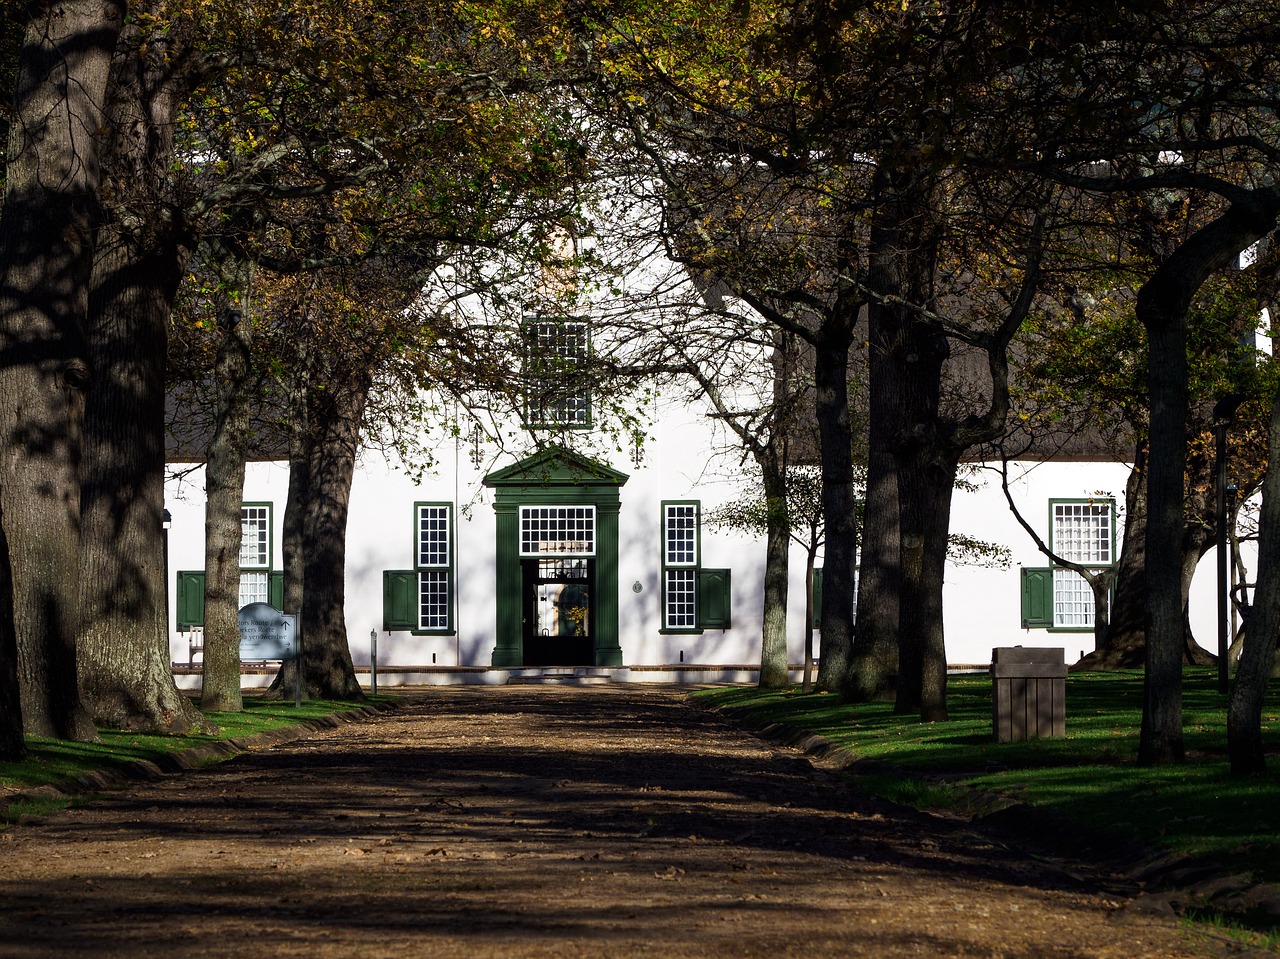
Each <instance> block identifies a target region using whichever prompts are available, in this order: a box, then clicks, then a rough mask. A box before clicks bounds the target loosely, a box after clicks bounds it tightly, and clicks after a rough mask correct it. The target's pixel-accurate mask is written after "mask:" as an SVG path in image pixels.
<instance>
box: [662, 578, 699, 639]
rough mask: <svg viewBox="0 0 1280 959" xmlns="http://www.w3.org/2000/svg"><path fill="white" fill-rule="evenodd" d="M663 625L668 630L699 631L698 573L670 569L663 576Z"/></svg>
mask: <svg viewBox="0 0 1280 959" xmlns="http://www.w3.org/2000/svg"><path fill="white" fill-rule="evenodd" d="M662 585H663V595H662V625H663V627H664V628H666V629H671V630H681V629H689V630H692V629H697V627H698V571H697V570H696V569H668V570H666V571H665V572H664V574H663V584H662Z"/></svg>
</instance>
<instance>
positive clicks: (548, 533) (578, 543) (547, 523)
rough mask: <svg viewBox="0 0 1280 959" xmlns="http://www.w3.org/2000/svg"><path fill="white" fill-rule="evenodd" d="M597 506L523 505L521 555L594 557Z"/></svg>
mask: <svg viewBox="0 0 1280 959" xmlns="http://www.w3.org/2000/svg"><path fill="white" fill-rule="evenodd" d="M595 553H596V508H595V507H594V506H521V507H520V555H521V556H594V555H595Z"/></svg>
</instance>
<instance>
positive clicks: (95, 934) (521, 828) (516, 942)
mask: <svg viewBox="0 0 1280 959" xmlns="http://www.w3.org/2000/svg"><path fill="white" fill-rule="evenodd" d="M684 697H685V693H684V692H683V691H681V690H676V689H666V688H654V687H649V686H625V685H616V686H600V687H586V688H582V687H570V688H564V687H550V686H508V687H501V688H492V687H488V688H476V687H444V688H437V689H433V690H430V691H428V692H425V693H423V694H422V695H421V697H420V698H418V699H416V700H414V701H412V702H411V703H410V704H409V705H407V706H406V707H405V708H403V709H399V710H396V711H393V712H390V713H384V714H382V715H379V716H377V717H376V718H373V719H370V720H369V721H367V722H363V723H359V724H356V725H351V726H343V727H342V728H340V729H337V730H333V731H326V732H322V733H317V734H314V735H312V736H311V737H309V738H307V739H305V740H302V741H299V742H296V743H293V744H289V745H284V746H277V747H274V748H271V749H264V750H260V751H254V752H251V753H248V754H246V755H243V756H240V757H238V758H237V759H235V760H232V761H230V762H226V763H223V764H221V765H218V766H215V767H211V768H208V769H205V770H202V771H199V772H193V773H184V774H180V775H172V776H167V777H165V778H164V779H161V780H159V781H156V782H153V783H147V784H140V785H135V786H132V787H130V788H129V789H128V790H125V791H123V792H119V793H115V794H112V795H110V796H108V797H107V798H105V799H103V800H101V801H99V802H95V803H93V804H91V805H89V806H85V807H81V808H77V809H73V810H69V811H67V812H65V813H61V814H58V815H56V816H53V817H50V818H49V819H47V820H45V821H44V822H41V823H36V824H30V825H25V826H22V827H19V828H16V829H11V830H8V831H6V832H4V833H0V867H2V869H0V956H3V957H5V959H36V957H40V959H53V957H58V959H65V957H67V956H91V957H99V956H102V957H113V956H156V957H164V959H186V957H204V956H209V957H213V956H218V957H223V956H226V957H230V956H236V957H244V956H254V955H263V956H271V957H309V959H329V957H340V956H361V957H400V956H406V957H408V956H413V957H432V956H441V957H444V956H448V957H451V959H469V957H490V956H519V957H552V956H555V957H615V956H616V957H633V956H637V955H652V956H661V957H664V959H682V957H694V956H735V957H737V956H742V957H746V956H769V957H779V956H806V957H811V959H813V957H828V956H830V957H836V956H875V957H891V956H990V957H1003V959H1015V957H1028V959H1031V957H1035V959H1048V957H1084V956H1090V957H1103V956H1107V957H1116V959H1139V957H1161V959H1170V957H1182V956H1202V957H1203V956H1221V955H1226V954H1227V952H1226V948H1225V946H1224V945H1222V944H1221V943H1218V942H1215V941H1213V940H1210V939H1208V938H1204V937H1202V936H1199V935H1197V934H1195V933H1193V932H1191V931H1189V930H1188V929H1187V928H1186V927H1184V926H1182V925H1180V924H1179V923H1178V921H1177V920H1175V919H1173V918H1170V917H1164V916H1158V915H1150V914H1145V913H1143V912H1141V911H1139V910H1137V909H1134V908H1122V906H1123V902H1122V900H1120V899H1117V898H1109V897H1108V896H1106V895H1103V894H1100V893H1097V892H1095V891H1094V889H1096V888H1099V887H1092V888H1091V886H1090V884H1089V882H1088V880H1087V879H1081V878H1079V877H1078V876H1077V877H1072V876H1069V875H1068V874H1066V873H1065V872H1064V871H1063V870H1061V869H1059V868H1057V867H1055V866H1054V865H1053V864H1052V863H1048V862H1044V861H1039V860H1029V859H1027V857H1024V856H1021V855H1019V854H1018V853H1017V852H1016V851H1014V850H1011V849H1010V848H1008V847H1006V846H1005V845H1003V844H1002V843H1001V842H1000V841H999V840H995V839H992V838H990V837H985V836H983V835H981V834H979V833H977V832H974V831H973V830H971V829H969V828H968V827H966V826H963V825H957V824H952V823H947V822H943V821H941V820H937V819H933V818H930V817H927V816H923V815H919V814H916V813H913V812H910V811H905V810H902V809H900V808H897V807H893V806H889V805H886V804H883V803H879V802H876V801H874V800H872V799H869V798H867V797H864V796H860V795H858V794H857V793H856V792H855V791H853V790H852V789H851V788H850V787H849V786H848V785H846V784H845V782H844V781H843V780H842V778H841V777H840V776H838V775H837V774H835V773H833V772H829V771H826V770H822V769H815V768H814V767H812V766H811V765H810V763H809V762H808V761H807V760H805V759H803V758H801V757H800V756H799V755H798V754H796V753H793V752H790V751H788V750H784V749H778V748H775V747H771V746H769V745H767V744H765V743H763V742H761V741H759V740H757V739H755V738H753V737H751V736H750V735H747V734H745V733H743V732H740V731H738V730H736V729H735V728H733V727H732V726H730V725H727V724H726V723H724V722H722V721H721V720H719V719H717V718H716V717H715V716H713V715H710V714H708V713H706V712H703V711H702V710H700V709H697V708H695V707H692V706H689V705H688V704H687V703H686V701H685V698H684Z"/></svg>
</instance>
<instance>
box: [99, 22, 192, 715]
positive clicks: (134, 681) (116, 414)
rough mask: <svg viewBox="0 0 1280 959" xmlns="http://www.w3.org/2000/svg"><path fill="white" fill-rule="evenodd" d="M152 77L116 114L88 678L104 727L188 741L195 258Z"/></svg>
mask: <svg viewBox="0 0 1280 959" xmlns="http://www.w3.org/2000/svg"><path fill="white" fill-rule="evenodd" d="M129 32H131V31H126V36H128V33H129ZM130 46H131V47H136V46H139V44H133V43H131V44H130ZM148 63H149V60H148V58H146V57H144V56H142V55H141V53H136V52H135V53H131V54H130V55H127V56H122V57H120V58H118V59H117V64H116V69H115V71H114V73H113V77H114V79H113V83H112V98H111V102H110V104H109V113H110V117H109V118H110V127H111V129H112V133H113V141H112V150H111V153H110V156H109V159H108V163H107V165H106V169H107V171H108V173H107V175H108V176H109V177H110V178H111V180H112V181H113V184H114V192H115V194H116V196H117V203H118V204H120V205H121V209H120V210H119V211H118V212H117V215H116V216H115V217H113V218H112V220H111V221H110V222H109V223H108V224H107V225H106V226H104V228H103V229H102V230H101V231H100V233H99V240H98V251H97V257H96V261H95V263H94V274H93V286H92V290H91V292H90V296H89V327H88V344H89V355H90V358H91V361H92V363H93V368H94V378H93V381H92V383H91V384H90V388H89V395H88V401H87V406H86V410H85V447H86V448H85V461H84V478H83V483H82V487H81V498H80V508H81V515H82V519H83V529H82V540H81V577H80V603H81V616H82V626H81V635H80V648H79V652H80V677H81V684H82V686H83V690H84V695H85V701H86V704H87V705H88V707H89V709H90V711H91V713H92V714H93V716H94V718H95V719H96V720H97V721H98V722H100V723H103V724H106V725H111V726H116V727H121V728H130V729H146V730H152V731H163V732H186V731H188V730H190V729H192V728H195V727H198V726H201V725H202V724H203V720H202V718H201V717H200V714H199V712H198V711H197V710H196V709H195V708H194V707H193V706H192V705H191V703H190V701H189V700H188V698H187V697H186V696H185V695H183V694H182V693H181V692H180V691H179V690H178V688H177V686H176V684H175V683H174V681H173V672H172V668H171V663H170V658H169V642H168V611H167V609H166V595H167V594H166V592H165V583H164V575H165V563H164V535H163V532H162V529H161V518H162V515H163V511H164V462H165V460H164V453H165V449H164V447H165V432H164V414H165V362H166V354H167V346H168V343H167V341H168V324H169V317H170V310H171V306H172V303H173V298H174V296H175V295H176V293H177V289H178V284H179V283H180V282H181V280H182V275H183V270H184V268H185V265H186V262H187V258H188V250H189V249H190V245H191V244H190V241H188V240H186V239H184V238H182V237H181V236H180V235H179V228H178V226H177V224H176V223H175V222H174V218H173V215H172V214H171V212H170V211H169V210H168V209H167V208H166V207H165V206H164V205H163V204H160V203H158V202H156V201H157V197H158V195H159V194H160V192H161V184H162V183H163V182H164V179H165V177H166V176H167V173H168V171H167V169H166V167H167V165H168V164H169V163H171V162H172V155H173V150H172V134H171V130H172V124H173V114H174V113H175V112H176V103H175V99H174V94H173V90H172V89H171V88H170V84H169V78H170V76H171V75H170V74H169V73H168V72H165V73H164V75H163V76H161V75H160V72H159V71H155V70H150V69H148ZM144 221H145V226H143V225H142V224H143V222H144Z"/></svg>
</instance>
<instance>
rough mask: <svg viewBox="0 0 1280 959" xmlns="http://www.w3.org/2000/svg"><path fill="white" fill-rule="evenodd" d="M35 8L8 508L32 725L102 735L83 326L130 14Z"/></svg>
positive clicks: (3, 473)
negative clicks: (86, 559) (93, 686)
mask: <svg viewBox="0 0 1280 959" xmlns="http://www.w3.org/2000/svg"><path fill="white" fill-rule="evenodd" d="M31 10H32V15H31V20H30V22H29V24H28V27H27V30H26V34H25V37H24V41H23V46H22V50H21V53H20V56H19V63H18V77H17V84H16V93H15V97H14V111H13V120H12V123H11V125H10V128H9V130H10V138H9V145H8V152H7V157H8V169H7V173H6V183H5V197H4V206H3V218H2V219H0V342H3V343H4V347H3V350H2V351H0V456H2V457H3V460H2V462H0V477H2V478H3V485H2V486H0V511H2V515H3V520H4V524H5V533H6V537H7V540H8V547H9V554H10V561H11V569H12V570H13V572H14V582H13V594H14V595H13V599H14V608H13V615H14V625H15V635H16V637H17V645H18V651H17V665H18V675H19V683H20V686H21V696H22V707H21V709H22V718H23V722H24V727H25V729H26V731H27V732H28V733H29V734H31V735H39V736H56V737H60V738H66V739H92V738H94V737H96V735H97V734H96V732H95V731H94V729H93V725H92V723H91V722H90V720H89V715H88V712H87V711H86V710H85V709H84V707H83V705H82V704H81V701H80V695H79V685H78V680H77V671H76V641H77V638H78V631H79V626H80V616H79V597H78V592H79V591H78V588H77V580H78V577H79V573H80V457H81V437H82V430H83V421H84V394H85V390H86V388H87V386H88V380H89V367H88V362H87V357H86V354H85V343H84V324H85V318H86V316H87V312H88V291H89V278H90V274H91V271H92V267H93V254H94V242H95V237H96V233H97V229H98V226H99V223H100V219H101V201H100V197H101V191H100V187H101V173H100V165H99V159H98V158H99V152H100V149H101V144H100V143H99V142H98V140H97V134H96V131H99V130H102V129H103V128H104V125H105V123H104V113H103V103H104V100H105V94H106V89H107V81H108V76H109V72H110V66H111V57H112V53H113V51H114V50H115V46H116V39H117V37H118V36H119V33H120V29H121V26H122V16H123V10H122V9H121V7H120V6H119V5H117V4H115V3H112V2H109V0H94V2H86V0H67V2H65V3H59V4H47V5H37V4H32V5H31ZM7 628H8V627H7V626H6V627H4V629H7Z"/></svg>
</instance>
